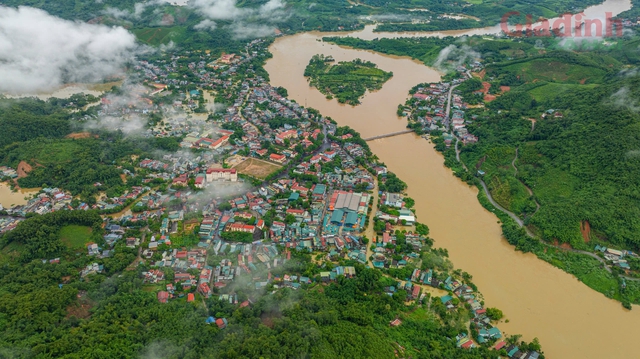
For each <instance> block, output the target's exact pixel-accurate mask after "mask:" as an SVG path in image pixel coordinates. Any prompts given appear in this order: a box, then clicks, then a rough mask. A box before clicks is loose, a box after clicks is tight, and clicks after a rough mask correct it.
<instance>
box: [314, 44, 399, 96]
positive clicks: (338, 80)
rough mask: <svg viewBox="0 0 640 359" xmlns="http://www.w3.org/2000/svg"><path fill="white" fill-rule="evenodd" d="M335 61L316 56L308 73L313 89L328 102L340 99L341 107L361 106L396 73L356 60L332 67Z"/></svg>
mask: <svg viewBox="0 0 640 359" xmlns="http://www.w3.org/2000/svg"><path fill="white" fill-rule="evenodd" d="M332 62H333V58H325V57H324V56H323V55H314V56H313V57H312V58H311V60H310V61H309V65H307V67H306V68H305V70H304V76H305V77H308V78H309V79H308V80H309V85H310V86H313V87H315V88H317V89H318V91H320V92H322V93H323V94H325V95H326V96H327V98H333V97H335V98H337V99H338V102H340V103H347V104H350V105H357V104H359V103H360V98H362V96H364V94H365V93H366V92H367V91H374V90H379V89H380V88H382V85H383V84H384V83H385V82H386V81H387V80H389V79H390V78H391V77H392V76H393V73H391V72H386V71H383V70H380V69H379V68H377V67H376V64H374V63H372V62H369V61H362V60H360V59H355V60H353V61H351V62H346V61H344V62H340V63H338V64H336V65H333V64H332Z"/></svg>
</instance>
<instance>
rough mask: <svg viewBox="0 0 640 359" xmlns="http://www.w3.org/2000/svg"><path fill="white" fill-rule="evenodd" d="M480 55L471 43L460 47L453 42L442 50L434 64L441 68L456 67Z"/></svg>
mask: <svg viewBox="0 0 640 359" xmlns="http://www.w3.org/2000/svg"><path fill="white" fill-rule="evenodd" d="M480 57H481V55H480V54H479V53H478V52H476V51H474V50H473V49H472V48H471V47H470V46H469V45H461V46H460V47H458V46H456V45H453V44H451V45H449V46H447V47H445V48H444V49H442V50H441V51H440V53H439V54H438V58H437V59H436V61H435V63H434V64H433V65H434V67H436V68H438V69H441V70H443V69H446V68H455V67H457V66H460V65H463V64H465V63H467V62H468V61H471V60H474V59H477V58H480Z"/></svg>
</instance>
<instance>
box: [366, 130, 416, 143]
mask: <svg viewBox="0 0 640 359" xmlns="http://www.w3.org/2000/svg"><path fill="white" fill-rule="evenodd" d="M411 132H413V130H404V131H398V132H391V133H387V134H384V135H378V136H373V137H369V138H365V139H364V140H365V141H373V140H379V139H381V138H387V137H393V136H399V135H404V134H405V133H411Z"/></svg>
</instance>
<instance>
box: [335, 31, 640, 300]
mask: <svg viewBox="0 0 640 359" xmlns="http://www.w3.org/2000/svg"><path fill="white" fill-rule="evenodd" d="M325 40H327V41H331V42H334V43H337V44H339V45H342V46H352V47H355V48H361V49H370V50H375V51H379V52H383V53H387V54H394V55H404V56H410V57H412V58H415V59H418V60H421V61H423V62H424V63H425V64H426V65H430V66H433V65H434V64H435V63H436V61H439V64H440V65H441V66H442V67H445V68H448V69H449V70H450V72H449V73H448V74H447V75H446V76H444V78H443V80H442V83H440V84H433V86H435V87H436V88H435V89H432V88H431V85H430V84H420V85H417V86H416V87H415V88H414V89H413V90H412V91H411V97H410V98H409V100H408V101H407V102H406V103H405V104H401V105H400V106H399V108H398V113H399V114H404V115H405V116H407V118H408V127H410V128H412V129H414V130H415V131H416V132H418V133H421V134H422V133H429V134H430V135H431V139H432V141H433V142H434V143H435V144H436V149H438V150H439V151H441V152H443V154H444V156H445V164H446V165H447V166H449V167H451V168H452V169H453V170H454V172H455V174H456V175H457V176H459V177H460V178H462V179H463V180H465V181H467V182H469V183H471V184H476V185H478V187H479V189H480V195H479V198H480V201H481V202H482V204H483V205H485V206H486V207H488V208H490V209H491V210H493V211H494V212H495V213H496V215H498V217H500V219H501V221H502V222H503V232H504V234H505V236H506V237H507V239H508V240H509V242H510V243H512V244H514V245H516V247H517V248H518V249H520V250H523V251H532V252H534V253H536V254H537V255H538V256H539V257H540V258H541V259H543V260H545V261H548V262H549V263H551V264H553V265H555V266H557V267H559V268H561V269H563V270H565V271H567V272H569V273H571V274H573V275H575V276H576V277H578V278H579V279H580V280H581V281H583V282H584V283H585V284H586V285H588V286H589V287H591V288H593V289H595V290H597V291H599V292H602V293H603V294H605V295H606V296H607V297H610V298H614V299H617V300H620V301H621V302H622V303H623V304H624V306H625V307H628V308H630V303H635V304H640V282H639V281H638V280H639V278H640V257H639V256H638V255H637V253H639V252H640V237H639V236H638V233H640V221H639V220H638V218H640V204H639V202H638V194H637V193H636V192H637V188H639V185H640V161H639V160H638V158H640V157H639V156H638V153H639V152H640V151H639V150H640V148H639V147H638V145H637V143H638V142H637V138H639V137H640V132H639V130H638V125H637V124H638V123H639V122H640V117H639V115H638V106H637V103H638V101H639V99H640V93H639V92H638V90H637V89H638V86H639V81H640V80H639V78H638V76H637V75H636V73H637V70H636V69H637V66H639V65H640V53H639V52H638V50H637V48H638V44H639V43H640V37H639V34H638V30H637V29H636V28H631V29H629V36H628V37H625V38H616V39H615V40H614V41H612V42H607V41H604V42H596V43H592V44H590V46H588V47H587V46H585V44H581V43H573V42H571V40H565V41H562V40H561V39H558V38H553V37H549V38H540V37H522V38H519V39H504V38H497V37H488V36H482V37H480V36H475V37H470V38H468V39H467V40H466V41H465V42H463V43H461V42H460V41H459V40H458V39H454V38H444V39H432V38H413V39H408V38H405V39H376V40H373V41H366V40H360V39H353V38H325ZM445 47H449V49H450V50H451V49H453V51H452V52H454V51H456V50H461V49H466V50H467V52H470V51H473V52H474V53H475V56H471V57H468V58H466V59H463V60H464V61H463V62H462V63H461V62H460V61H459V60H460V57H459V56H455V57H453V56H452V57H449V58H444V59H440V58H438V53H439V51H440V50H441V49H443V48H445ZM460 65H464V66H465V68H466V69H470V70H471V71H472V77H471V78H468V76H466V75H465V73H464V72H462V71H456V68H457V67H458V66H460ZM456 84H457V87H456V88H455V89H454V99H453V101H454V104H452V110H451V118H450V119H449V120H450V122H449V123H448V126H447V124H446V123H445V121H444V116H443V114H444V107H443V105H442V104H438V99H439V98H440V97H441V96H442V95H441V93H440V92H439V91H438V90H440V91H445V92H446V91H447V90H446V89H448V86H453V85H456ZM442 86H444V87H442ZM432 91H436V94H434V93H433V92H432ZM456 99H457V100H456ZM442 100H443V102H441V103H444V99H442ZM483 186H486V188H487V190H488V193H489V195H490V196H491V200H493V201H494V202H495V203H496V204H497V205H499V206H500V207H501V208H502V209H498V208H497V207H496V206H494V205H493V204H492V203H491V202H490V199H489V198H488V197H487V196H485V194H484V191H483ZM509 213H510V214H509ZM514 218H517V220H515V219H514Z"/></svg>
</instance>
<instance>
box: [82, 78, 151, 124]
mask: <svg viewBox="0 0 640 359" xmlns="http://www.w3.org/2000/svg"><path fill="white" fill-rule="evenodd" d="M148 92H149V89H147V88H146V87H144V86H143V85H139V84H135V83H129V82H125V83H124V84H122V86H121V87H120V92H119V93H118V94H113V93H109V94H107V95H106V96H105V99H104V104H105V105H103V107H102V109H103V111H105V114H104V115H102V116H100V117H98V118H96V119H92V120H89V121H87V122H85V123H84V124H83V125H84V129H85V130H108V131H122V133H123V134H125V135H126V136H139V135H142V134H143V132H145V130H146V125H147V120H146V119H145V118H144V117H142V116H140V115H139V114H138V113H136V112H132V113H129V114H124V115H123V113H124V112H125V111H123V110H126V109H144V108H148V107H150V104H149V102H148V101H147V100H145V99H144V97H143V96H145V95H146V94H147V93H148Z"/></svg>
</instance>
